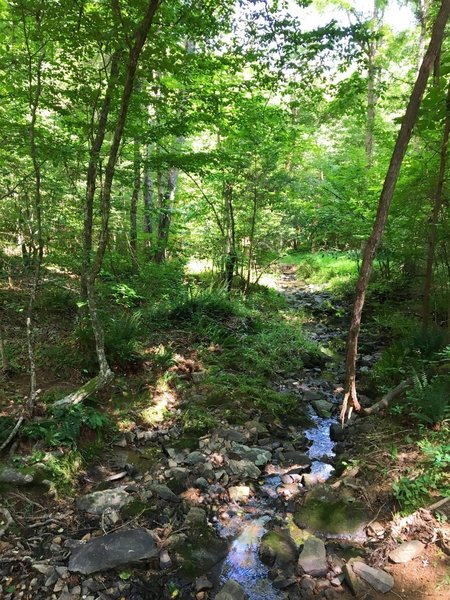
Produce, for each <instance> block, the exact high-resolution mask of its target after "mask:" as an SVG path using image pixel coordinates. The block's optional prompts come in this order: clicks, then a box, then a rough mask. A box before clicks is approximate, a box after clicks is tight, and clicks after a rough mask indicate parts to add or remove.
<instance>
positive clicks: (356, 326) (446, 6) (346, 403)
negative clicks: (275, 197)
mask: <svg viewBox="0 0 450 600" xmlns="http://www.w3.org/2000/svg"><path fill="white" fill-rule="evenodd" d="M449 14H450V0H442V3H441V7H440V9H439V13H438V16H437V18H436V21H435V23H434V25H433V32H432V35H431V40H430V45H429V47H428V50H427V52H426V54H425V56H424V59H423V62H422V65H421V67H420V70H419V73H418V76H417V80H416V83H415V84H414V88H413V91H412V93H411V97H410V99H409V103H408V107H407V109H406V113H405V117H404V119H403V123H402V125H401V128H400V131H399V134H398V137H397V141H396V144H395V147H394V151H393V154H392V158H391V162H390V164H389V168H388V171H387V174H386V178H385V181H384V185H383V189H382V191H381V195H380V199H379V203H378V210H377V214H376V217H375V222H374V225H373V230H372V234H371V236H370V238H369V240H368V242H367V245H366V247H365V250H364V255H363V261H362V265H361V270H360V273H359V277H358V283H357V286H356V297H355V303H354V306H353V313H352V318H351V323H350V329H349V334H348V341H347V359H346V382H345V394H344V400H343V405H342V411H341V419H342V421H344V419H345V417H346V415H347V412H348V416H350V415H351V413H352V411H353V409H355V410H360V405H359V402H358V398H357V393H356V357H357V354H358V336H359V331H360V328H361V314H362V310H363V307H364V300H365V297H366V291H367V286H368V284H369V279H370V274H371V272H372V265H373V260H374V256H375V252H376V250H377V248H378V245H379V243H380V240H381V237H382V235H383V231H384V227H385V224H386V220H387V216H388V213H389V207H390V204H391V201H392V196H393V195H394V190H395V186H396V183H397V179H398V176H399V173H400V168H401V165H402V162H403V158H404V156H405V154H406V150H407V148H408V143H409V140H410V139H411V134H412V129H413V127H414V124H415V122H416V119H417V115H418V112H419V107H420V103H421V101H422V96H423V94H424V91H425V87H426V85H427V81H428V77H429V75H430V71H431V69H432V67H433V64H434V62H435V60H436V57H437V55H438V53H439V49H440V47H441V43H442V39H443V37H444V31H445V26H446V24H447V21H448V17H449Z"/></svg>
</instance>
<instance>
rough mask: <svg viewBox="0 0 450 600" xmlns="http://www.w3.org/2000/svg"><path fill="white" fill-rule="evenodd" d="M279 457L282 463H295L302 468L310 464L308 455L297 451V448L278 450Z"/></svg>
mask: <svg viewBox="0 0 450 600" xmlns="http://www.w3.org/2000/svg"><path fill="white" fill-rule="evenodd" d="M279 458H280V462H281V463H282V464H286V465H297V466H299V467H302V468H304V469H307V468H308V467H310V466H311V464H312V461H311V459H310V458H309V456H308V455H307V454H305V453H303V452H299V451H298V450H287V451H284V452H280V455H279Z"/></svg>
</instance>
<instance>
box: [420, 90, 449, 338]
mask: <svg viewBox="0 0 450 600" xmlns="http://www.w3.org/2000/svg"><path fill="white" fill-rule="evenodd" d="M446 110H447V116H446V118H445V125H444V134H443V137H442V145H441V154H440V163H439V174H438V180H437V183H436V190H435V193H434V203H433V212H432V214H431V219H430V231H429V234H428V252H427V265H426V269H425V285H424V290H423V305H422V327H423V329H427V328H428V324H429V319H430V297H431V286H432V284H433V264H434V256H435V250H436V242H437V228H438V222H439V214H440V212H441V208H442V200H443V193H442V192H443V189H444V182H445V170H446V166H447V150H448V141H449V136H450V86H449V88H448V91H447V98H446Z"/></svg>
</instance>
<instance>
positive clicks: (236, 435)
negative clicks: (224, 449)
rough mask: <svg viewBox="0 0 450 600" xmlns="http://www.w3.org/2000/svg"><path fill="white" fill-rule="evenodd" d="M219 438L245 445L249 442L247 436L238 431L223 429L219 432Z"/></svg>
mask: <svg viewBox="0 0 450 600" xmlns="http://www.w3.org/2000/svg"><path fill="white" fill-rule="evenodd" d="M218 436H219V437H221V438H222V439H224V440H229V441H230V442H237V443H238V444H245V443H246V442H247V436H246V435H245V434H244V433H242V432H241V431H237V430H236V429H221V430H220V431H218Z"/></svg>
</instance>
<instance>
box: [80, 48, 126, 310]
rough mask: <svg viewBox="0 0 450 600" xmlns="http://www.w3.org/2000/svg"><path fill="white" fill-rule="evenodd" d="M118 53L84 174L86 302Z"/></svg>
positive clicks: (83, 296) (83, 277)
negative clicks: (101, 161)
mask: <svg viewBox="0 0 450 600" xmlns="http://www.w3.org/2000/svg"><path fill="white" fill-rule="evenodd" d="M119 62H120V54H119V52H115V53H114V54H113V55H112V57H111V66H110V71H109V79H108V84H107V87H106V91H105V96H104V98H103V104H102V108H101V110H100V117H99V120H98V124H97V133H96V134H95V137H94V139H93V141H92V145H91V150H90V152H89V163H88V169H87V175H86V200H85V205H84V227H83V259H82V265H81V278H80V279H81V282H80V283H81V299H82V300H83V301H85V302H86V303H87V297H88V293H87V278H88V276H89V269H90V266H91V259H92V229H93V220H94V198H95V192H96V189H97V172H98V167H99V158H100V150H101V148H102V145H103V141H104V139H105V135H106V126H107V123H108V116H109V111H110V108H111V101H112V96H113V91H114V87H115V85H116V83H117V76H118V74H119Z"/></svg>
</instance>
